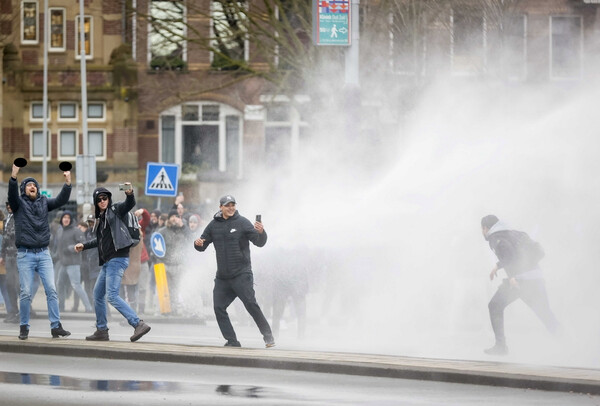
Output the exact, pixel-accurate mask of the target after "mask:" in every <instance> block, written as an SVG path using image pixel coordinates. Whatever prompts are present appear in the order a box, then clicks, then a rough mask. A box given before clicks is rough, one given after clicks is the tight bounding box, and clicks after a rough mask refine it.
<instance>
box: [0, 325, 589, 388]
mask: <svg viewBox="0 0 600 406" xmlns="http://www.w3.org/2000/svg"><path fill="white" fill-rule="evenodd" d="M0 352H13V353H22V354H41V355H57V356H71V357H92V358H106V359H119V360H132V361H150V362H157V361H158V362H174V363H187V364H204V365H219V366H234V367H246V368H268V369H278V370H290V371H304V372H318V373H333V374H343V375H358V376H369V377H384V378H397V379H415V380H425V381H436V382H448V383H463V384H471V385H486V386H504V387H510V388H520V389H540V390H546V391H556V392H578V393H587V394H593V395H600V370H590V369H578V368H557V367H543V366H528V365H520V364H508V363H490V362H480V361H458V360H456V361H454V360H440V359H427V358H410V357H397V356H383V355H368V354H350V353H325V352H309V351H306V352H304V351H288V350H278V349H268V350H267V349H265V350H263V349H250V348H225V347H209V346H188V345H176V344H158V343H135V344H134V343H128V342H124V341H111V342H90V341H84V340H73V339H67V340H64V339H45V338H29V339H28V340H26V341H20V340H18V339H17V338H16V337H6V336H2V337H0Z"/></svg>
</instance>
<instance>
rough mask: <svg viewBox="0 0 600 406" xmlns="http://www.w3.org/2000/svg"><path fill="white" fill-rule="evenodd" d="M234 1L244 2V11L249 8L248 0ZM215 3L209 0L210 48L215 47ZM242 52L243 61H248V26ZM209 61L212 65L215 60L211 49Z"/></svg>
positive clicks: (247, 21)
mask: <svg viewBox="0 0 600 406" xmlns="http://www.w3.org/2000/svg"><path fill="white" fill-rule="evenodd" d="M235 1H237V2H240V3H244V8H245V9H246V13H247V12H248V10H249V8H250V4H249V1H248V0H235ZM215 3H218V2H217V1H215V0H210V20H209V22H210V34H209V35H210V36H209V38H210V47H211V48H216V45H215V40H214V38H215V37H216V34H215V29H214V26H215V24H214V20H215V18H214V12H215V9H214V4H215ZM246 23H248V24H249V19H248V17H247V16H246ZM243 53H244V59H243V60H244V62H249V61H250V39H249V34H248V28H247V29H246V33H245V35H244V49H243ZM209 61H210V65H211V67H213V64H214V62H215V53H214V52H213V51H210V55H209ZM278 63H279V62H278ZM213 68H214V67H213Z"/></svg>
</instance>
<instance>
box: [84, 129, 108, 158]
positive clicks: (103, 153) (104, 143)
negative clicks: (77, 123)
mask: <svg viewBox="0 0 600 406" xmlns="http://www.w3.org/2000/svg"><path fill="white" fill-rule="evenodd" d="M91 132H99V133H102V155H94V156H95V157H96V161H106V150H107V141H108V140H107V138H106V129H105V128H88V132H87V137H88V139H87V145H88V154H92V153H91V152H90V151H89V146H90V138H89V136H90V133H91Z"/></svg>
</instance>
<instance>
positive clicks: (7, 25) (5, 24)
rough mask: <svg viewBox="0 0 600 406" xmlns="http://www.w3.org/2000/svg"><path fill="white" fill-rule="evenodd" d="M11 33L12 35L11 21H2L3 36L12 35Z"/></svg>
mask: <svg viewBox="0 0 600 406" xmlns="http://www.w3.org/2000/svg"><path fill="white" fill-rule="evenodd" d="M0 13H1V12H0ZM11 33H12V22H11V21H0V34H1V35H10V34H11Z"/></svg>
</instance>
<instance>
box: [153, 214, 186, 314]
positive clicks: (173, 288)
mask: <svg viewBox="0 0 600 406" xmlns="http://www.w3.org/2000/svg"><path fill="white" fill-rule="evenodd" d="M159 232H160V233H161V234H162V236H163V237H164V239H165V256H164V257H163V258H162V262H163V263H164V264H165V270H166V272H167V285H168V286H169V297H170V299H171V305H172V307H173V312H172V313H174V314H177V313H178V312H180V311H181V310H182V305H183V303H182V300H181V296H180V289H179V288H180V286H179V284H180V282H181V275H182V273H183V271H184V269H183V268H184V267H183V265H184V264H185V260H186V253H185V246H186V245H185V244H186V242H187V241H188V240H189V238H190V232H189V228H188V227H187V226H186V225H185V224H184V222H183V219H182V218H181V217H179V215H178V213H177V211H175V210H171V211H170V212H169V220H168V221H167V226H166V227H163V228H161V229H159Z"/></svg>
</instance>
